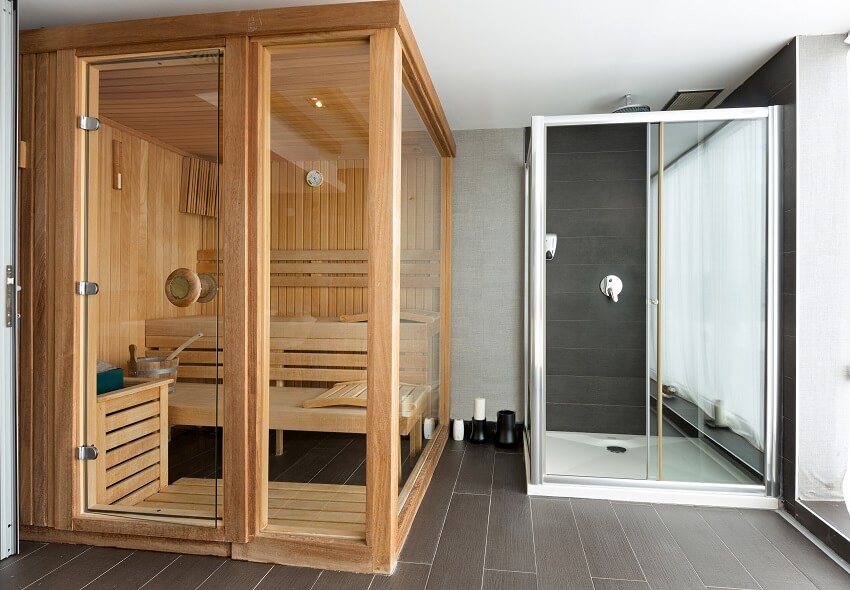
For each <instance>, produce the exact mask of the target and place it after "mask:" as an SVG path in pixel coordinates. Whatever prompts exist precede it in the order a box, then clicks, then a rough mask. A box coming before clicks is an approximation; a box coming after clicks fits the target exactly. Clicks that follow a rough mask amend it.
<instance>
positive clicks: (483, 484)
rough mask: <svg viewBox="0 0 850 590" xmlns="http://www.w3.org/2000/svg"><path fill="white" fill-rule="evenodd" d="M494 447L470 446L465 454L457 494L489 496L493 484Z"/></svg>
mask: <svg viewBox="0 0 850 590" xmlns="http://www.w3.org/2000/svg"><path fill="white" fill-rule="evenodd" d="M495 456H496V448H495V447H494V446H493V445H489V444H485V445H469V446H468V447H467V449H466V452H465V453H464V454H463V464H461V466H460V475H458V478H457V485H456V486H455V492H456V493H460V494H489V493H490V487H491V485H492V483H493V460H494V458H495Z"/></svg>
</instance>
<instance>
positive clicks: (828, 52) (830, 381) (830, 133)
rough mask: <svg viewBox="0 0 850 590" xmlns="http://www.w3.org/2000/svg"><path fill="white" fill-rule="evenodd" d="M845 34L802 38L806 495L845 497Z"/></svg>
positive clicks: (802, 467) (802, 442) (848, 227)
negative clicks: (842, 491) (843, 493)
mask: <svg viewBox="0 0 850 590" xmlns="http://www.w3.org/2000/svg"><path fill="white" fill-rule="evenodd" d="M843 40H844V36H843V35H831V36H822V37H799V38H798V44H799V62H798V68H799V73H798V88H797V138H798V140H797V141H798V143H797V148H798V150H797V153H798V159H797V265H796V266H797V366H796V373H797V428H798V438H797V452H798V482H797V483H798V486H797V490H798V494H799V496H800V497H801V498H803V499H810V500H812V499H837V498H840V497H841V480H842V478H843V476H844V473H845V471H846V468H847V461H848V445H850V302H848V298H850V92H848V80H847V77H848V76H847V53H848V50H849V49H850V47H848V46H847V45H845V44H844V43H843Z"/></svg>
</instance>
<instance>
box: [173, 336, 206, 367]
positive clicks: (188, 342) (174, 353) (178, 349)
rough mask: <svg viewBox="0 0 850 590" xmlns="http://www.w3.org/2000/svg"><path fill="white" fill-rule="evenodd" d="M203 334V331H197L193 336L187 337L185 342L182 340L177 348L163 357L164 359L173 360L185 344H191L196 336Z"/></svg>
mask: <svg viewBox="0 0 850 590" xmlns="http://www.w3.org/2000/svg"><path fill="white" fill-rule="evenodd" d="M203 335H204V333H203V332H198V333H197V334H195V335H194V336H192V337H191V338H189V339H188V340H187V341H186V342H184V343H183V344H181V345H180V346H178V347H177V350H175V351H174V352H172V353H171V354H169V355H168V356H167V357H165V360H167V361H173V360H174V359H175V358H176V357H177V355H178V354H180V353H181V352H183V349H184V348H186V347H187V346H189V345H190V344H192V343H193V342H194V341H195V340H197V339H198V338H200V337H201V336H203Z"/></svg>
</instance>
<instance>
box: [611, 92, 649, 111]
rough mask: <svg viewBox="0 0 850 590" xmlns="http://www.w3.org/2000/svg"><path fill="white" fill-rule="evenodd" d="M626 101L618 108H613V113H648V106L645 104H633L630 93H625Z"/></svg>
mask: <svg viewBox="0 0 850 590" xmlns="http://www.w3.org/2000/svg"><path fill="white" fill-rule="evenodd" d="M625 98H626V103H625V104H624V105H623V106H621V107H620V108H618V109H614V112H615V113H648V112H649V110H650V109H649V107H648V106H646V105H645V104H635V103H633V102H632V95H631V94H627V95H626V97H625Z"/></svg>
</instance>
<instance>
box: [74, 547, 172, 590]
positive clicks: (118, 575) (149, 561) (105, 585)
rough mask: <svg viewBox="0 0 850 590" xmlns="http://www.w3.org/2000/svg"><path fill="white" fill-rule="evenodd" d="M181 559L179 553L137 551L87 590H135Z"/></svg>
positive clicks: (87, 587)
mask: <svg viewBox="0 0 850 590" xmlns="http://www.w3.org/2000/svg"><path fill="white" fill-rule="evenodd" d="M178 557H180V555H179V554H178V553H159V552H157V551H135V552H134V553H133V554H132V555H130V557H128V558H127V559H125V560H124V561H122V562H121V563H119V564H118V565H116V566H115V567H114V568H112V569H111V570H109V571H107V572H106V573H104V574H103V575H102V576H100V577H99V578H98V579H96V580H95V581H93V582H92V583H91V584H89V585H88V586H86V590H128V589H130V590H135V589H136V588H141V587H142V585H144V584H145V583H146V582H147V581H148V580H150V579H152V578H153V577H154V576H156V575H157V574H158V573H159V572H161V571H162V570H164V569H165V568H166V567H168V566H169V565H170V564H171V562H173V561H174V560H175V559H177V558H178Z"/></svg>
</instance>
